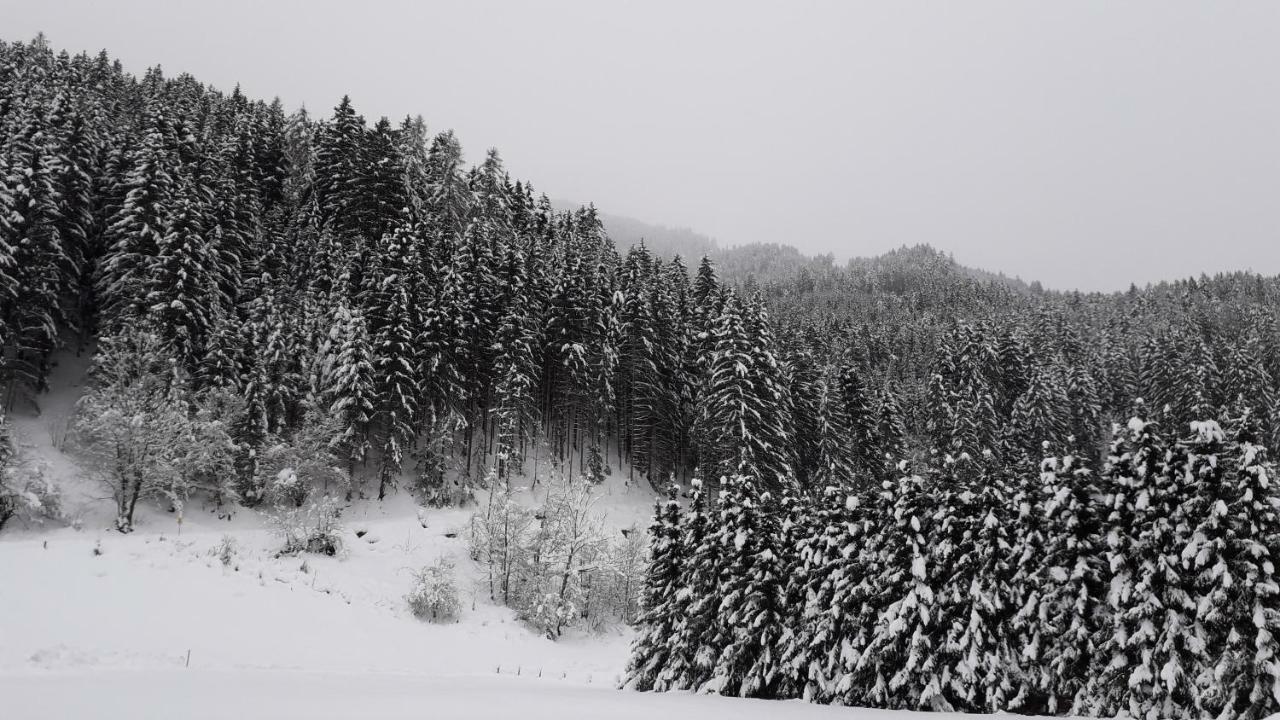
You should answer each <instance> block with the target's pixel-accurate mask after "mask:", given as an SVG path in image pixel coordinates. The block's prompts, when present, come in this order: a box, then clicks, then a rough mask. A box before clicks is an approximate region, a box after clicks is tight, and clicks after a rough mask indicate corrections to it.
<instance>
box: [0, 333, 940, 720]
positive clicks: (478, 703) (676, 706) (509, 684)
mask: <svg viewBox="0 0 1280 720" xmlns="http://www.w3.org/2000/svg"><path fill="white" fill-rule="evenodd" d="M83 372H84V364H83V361H81V362H75V361H73V360H72V359H71V358H67V359H66V361H64V363H63V365H62V366H60V367H59V370H58V374H56V375H55V376H54V378H53V380H54V386H55V387H58V388H62V390H61V391H60V392H58V393H56V394H54V395H52V396H48V395H46V396H42V398H41V407H40V412H39V414H36V413H35V412H33V411H28V412H19V413H17V414H16V415H15V416H14V417H13V418H12V419H13V422H14V427H15V431H16V434H17V437H18V442H19V445H20V446H21V450H22V452H23V454H24V455H25V456H26V458H27V459H28V460H29V461H31V462H36V463H38V464H39V465H41V466H42V467H43V469H44V472H46V473H47V474H48V475H49V476H50V477H52V478H54V479H55V481H56V482H57V484H58V485H59V486H60V487H61V488H62V489H63V493H64V498H65V502H66V510H67V512H68V515H69V516H70V517H71V518H73V519H74V521H75V522H74V524H73V525H71V526H65V525H53V524H45V525H33V526H26V527H24V526H22V525H21V524H20V523H17V522H16V521H15V522H12V523H11V524H10V526H9V527H7V528H6V529H5V531H4V532H3V533H0V579H3V580H2V582H0V717H3V718H14V719H15V720H16V719H21V720H28V719H32V720H34V719H36V718H68V719H69V718H75V719H77V720H79V719H82V718H111V719H114V718H128V719H129V720H141V719H143V718H165V719H170V718H294V717H296V718H307V719H308V720H321V719H323V718H369V719H370V720H378V719H381V718H509V717H512V716H518V717H521V718H523V719H524V720H537V719H539V718H544V717H545V718H557V719H558V720H559V719H563V718H579V717H581V718H645V719H646V720H651V719H652V718H664V719H667V720H680V719H681V718H713V719H714V718H757V717H758V718H766V717H779V716H785V717H796V718H805V717H858V718H864V717H879V716H885V717H894V718H903V717H906V715H904V714H900V713H877V712H870V711H862V710H851V709H848V708H829V707H818V706H811V705H807V704H805V703H800V702H788V703H785V704H779V703H776V702H761V701H747V700H738V699H730V698H719V697H707V696H693V695H688V694H666V695H654V694H642V693H634V692H625V691H620V690H616V689H615V688H616V687H617V684H618V681H619V679H620V676H621V673H622V670H623V666H624V664H625V662H626V657H627V651H628V644H629V642H630V632H629V631H628V630H626V629H624V628H614V629H612V630H608V631H605V632H603V633H598V634H595V633H588V632H585V631H578V632H574V633H572V634H569V635H567V636H566V637H563V638H561V639H560V640H558V641H555V642H553V641H550V640H547V639H546V638H544V637H541V636H539V635H537V634H535V633H533V632H531V631H530V630H529V629H528V628H527V627H525V626H524V625H523V624H522V623H520V622H519V621H518V620H517V619H516V618H515V617H514V615H513V614H512V612H511V611H510V610H509V609H506V608H502V607H498V606H495V605H494V604H492V603H491V602H489V600H488V597H487V594H486V593H485V592H484V590H483V588H482V586H481V583H480V582H479V577H478V572H477V569H476V568H475V567H474V565H473V564H472V563H471V561H470V559H469V558H468V556H467V552H466V539H465V538H466V533H465V532H463V529H464V527H465V524H466V522H467V519H468V517H469V516H470V511H469V510H427V511H423V510H421V509H420V508H418V507H417V506H416V505H415V504H414V503H413V501H412V499H411V498H410V497H408V496H407V494H400V495H397V496H394V497H393V498H391V499H389V500H388V501H387V502H384V503H377V502H373V501H358V502H356V503H355V504H353V505H352V506H351V507H349V508H347V510H346V512H345V514H344V522H345V525H346V545H347V550H346V552H345V553H344V554H343V556H342V557H338V558H331V557H323V556H315V555H305V556H283V557H277V550H278V549H279V547H280V539H279V538H278V537H277V536H275V535H274V533H273V532H272V531H271V530H270V528H269V526H268V525H267V523H266V522H265V520H264V518H263V517H262V516H261V515H259V514H258V513H256V512H253V511H248V510H243V509H241V510H238V511H236V512H235V514H234V516H232V517H230V518H229V519H228V518H224V517H220V516H219V514H218V513H217V512H216V511H215V509H214V508H201V507H191V508H188V510H187V513H186V516H185V518H184V520H183V522H182V523H181V525H179V523H178V522H177V518H176V516H175V515H173V514H171V513H167V512H164V511H163V510H162V509H160V508H156V507H147V508H145V509H140V512H139V516H138V530H137V531H136V532H134V533H133V534H130V535H120V534H119V533H116V532H115V531H114V530H112V529H111V525H112V516H113V512H112V505H111V501H110V499H109V498H107V497H106V496H107V494H108V493H107V492H106V490H105V489H104V488H103V487H102V486H101V485H100V484H98V482H97V481H95V480H94V478H93V477H92V475H91V473H90V472H88V469H86V468H83V467H80V466H79V465H78V464H77V463H76V462H75V460H74V458H72V457H70V456H69V455H66V454H64V453H63V452H62V451H61V450H60V448H61V447H62V442H61V438H62V435H63V433H64V429H65V426H66V420H67V418H69V417H70V414H71V410H72V407H73V405H74V402H75V399H76V396H77V394H78V387H79V384H80V378H82V376H83ZM538 493H539V489H535V490H532V491H529V492H527V493H526V500H527V501H529V502H536V501H537V500H538ZM600 493H601V498H600V501H599V504H598V509H599V510H601V511H603V512H604V513H605V515H606V521H607V525H608V526H609V527H610V528H611V531H619V530H621V529H622V528H630V527H635V528H640V529H643V528H644V527H645V525H646V524H647V521H648V515H649V512H650V510H651V506H652V505H651V504H652V500H653V495H652V493H651V492H650V491H649V490H648V489H647V488H645V487H643V486H628V485H627V484H626V483H624V482H623V477H622V476H621V474H618V473H615V475H614V477H613V478H611V479H610V480H608V481H607V482H606V483H604V484H603V485H602V487H601V489H600ZM228 538H229V539H230V541H231V542H233V543H234V547H235V548H236V550H235V553H234V556H233V557H232V559H231V562H230V563H228V564H225V565H224V563H223V562H222V561H221V559H220V558H219V557H218V552H219V550H220V549H221V548H222V546H223V544H224V542H226V541H227V539H228ZM441 556H446V557H449V558H451V559H453V560H454V562H455V563H456V564H457V568H458V571H459V586H460V588H461V589H462V595H463V605H464V612H463V617H462V620H461V621H460V622H458V623H455V624H449V625H432V624H428V623H424V622H421V621H419V620H417V619H415V618H414V617H413V616H412V615H411V614H410V613H409V611H408V608H407V606H406V604H405V600H404V596H405V594H406V593H407V592H408V591H409V589H410V586H411V582H412V576H411V573H412V571H414V570H417V569H418V568H421V567H422V566H423V565H425V564H428V563H430V562H432V561H434V560H436V559H437V558H439V557H441ZM930 717H934V718H937V717H940V716H936V715H932V716H930Z"/></svg>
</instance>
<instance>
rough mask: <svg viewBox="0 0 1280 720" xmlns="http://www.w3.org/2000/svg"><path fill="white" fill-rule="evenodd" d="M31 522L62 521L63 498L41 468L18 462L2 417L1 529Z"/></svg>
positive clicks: (5, 422)
mask: <svg viewBox="0 0 1280 720" xmlns="http://www.w3.org/2000/svg"><path fill="white" fill-rule="evenodd" d="M15 517H17V518H20V519H22V520H25V521H27V522H40V521H41V520H45V519H52V520H59V519H61V518H62V497H61V495H60V494H59V493H58V489H57V487H55V486H54V484H53V483H52V482H51V481H50V480H49V479H48V478H47V477H46V476H45V474H44V473H43V472H42V471H41V470H40V469H39V468H35V469H32V468H29V467H26V466H24V465H22V464H21V463H19V462H18V458H17V452H16V448H15V447H14V444H13V439H12V437H11V436H10V433H9V425H8V422H7V421H6V420H5V418H4V416H3V415H0V529H3V528H4V526H5V523H7V522H8V521H9V520H11V519H13V518H15Z"/></svg>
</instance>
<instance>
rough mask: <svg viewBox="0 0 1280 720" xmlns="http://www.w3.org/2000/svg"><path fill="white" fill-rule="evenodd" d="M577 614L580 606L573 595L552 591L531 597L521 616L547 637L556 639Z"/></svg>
mask: <svg viewBox="0 0 1280 720" xmlns="http://www.w3.org/2000/svg"><path fill="white" fill-rule="evenodd" d="M577 614H578V607H577V605H576V604H575V603H574V601H573V597H572V596H570V595H567V594H565V593H562V592H557V591H550V592H544V593H541V594H539V595H537V596H536V597H533V598H531V599H530V602H529V603H528V606H527V607H526V608H525V609H524V610H523V611H522V612H521V617H523V618H524V620H525V622H527V623H529V624H530V625H531V626H532V627H533V629H534V630H537V631H538V632H539V633H542V634H543V635H545V636H547V639H549V640H555V639H556V638H558V637H560V633H562V632H563V631H564V628H565V627H567V626H568V625H571V624H572V623H573V621H574V620H575V619H576V617H577Z"/></svg>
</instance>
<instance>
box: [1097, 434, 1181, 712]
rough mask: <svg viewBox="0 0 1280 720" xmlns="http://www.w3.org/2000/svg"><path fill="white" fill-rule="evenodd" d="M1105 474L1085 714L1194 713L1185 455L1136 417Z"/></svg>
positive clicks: (1120, 438) (1120, 439) (1115, 446)
mask: <svg viewBox="0 0 1280 720" xmlns="http://www.w3.org/2000/svg"><path fill="white" fill-rule="evenodd" d="M1114 434H1115V437H1116V439H1115V441H1114V442H1113V443H1112V449H1111V454H1110V456H1109V457H1108V461H1107V466H1106V468H1105V470H1104V473H1103V490H1104V492H1105V493H1106V495H1107V497H1108V504H1107V506H1108V509H1109V514H1108V516H1107V517H1106V519H1105V521H1104V523H1105V527H1106V546H1107V553H1106V555H1107V560H1108V565H1109V572H1108V578H1109V583H1110V589H1109V590H1108V593H1107V602H1108V604H1109V606H1110V614H1111V623H1110V624H1109V625H1108V626H1104V627H1102V628H1101V629H1100V631H1099V635H1100V636H1101V639H1100V642H1098V643H1097V653H1096V655H1095V662H1094V672H1093V676H1092V677H1091V679H1090V687H1089V691H1088V694H1089V703H1090V710H1091V711H1092V712H1096V713H1119V712H1126V713H1129V714H1130V715H1131V716H1132V717H1134V718H1140V719H1142V720H1156V719H1157V718H1165V717H1172V716H1179V715H1183V714H1187V713H1191V712H1194V709H1195V691H1194V673H1195V670H1196V667H1197V658H1196V645H1197V641H1196V638H1195V634H1194V627H1193V624H1194V622H1195V612H1196V606H1195V602H1194V600H1193V599H1192V598H1191V596H1190V595H1189V594H1188V592H1187V583H1186V581H1185V579H1184V577H1183V573H1182V570H1181V563H1180V561H1179V554H1180V552H1181V550H1182V546H1181V545H1180V544H1179V540H1180V538H1179V535H1178V532H1177V530H1178V528H1177V527H1176V525H1175V512H1176V511H1177V508H1178V507H1179V505H1181V503H1182V502H1184V501H1185V500H1186V499H1187V498H1186V495H1185V489H1184V487H1183V484H1184V481H1183V478H1184V476H1185V474H1186V460H1187V458H1186V454H1185V452H1184V451H1182V450H1180V449H1179V448H1178V447H1177V446H1170V445H1169V444H1168V443H1167V442H1166V441H1165V440H1164V438H1163V437H1162V436H1161V435H1160V429H1159V428H1158V426H1157V425H1156V423H1154V422H1147V421H1145V420H1143V419H1141V418H1140V417H1136V416H1135V417H1133V418H1132V419H1130V420H1129V422H1128V424H1127V425H1126V426H1125V427H1123V428H1116V429H1115V431H1114Z"/></svg>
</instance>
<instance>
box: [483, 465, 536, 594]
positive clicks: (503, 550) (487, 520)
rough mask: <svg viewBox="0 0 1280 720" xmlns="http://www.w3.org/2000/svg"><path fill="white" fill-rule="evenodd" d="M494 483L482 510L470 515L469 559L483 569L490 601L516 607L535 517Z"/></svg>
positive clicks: (532, 535) (526, 573)
mask: <svg viewBox="0 0 1280 720" xmlns="http://www.w3.org/2000/svg"><path fill="white" fill-rule="evenodd" d="M494 484H496V483H492V484H491V485H490V488H491V491H490V493H489V500H488V503H487V504H486V506H485V508H484V510H483V511H477V512H476V513H475V514H474V515H472V516H471V522H470V527H469V541H470V551H471V559H472V560H475V561H476V562H478V563H480V566H481V567H482V568H484V570H485V580H486V582H487V584H488V590H489V599H490V600H493V601H495V602H500V603H502V604H504V605H508V606H512V607H515V606H517V605H518V604H519V603H518V600H519V598H520V596H521V595H522V594H523V593H522V590H523V588H524V585H525V580H526V577H527V575H528V570H529V563H530V558H531V557H532V554H533V550H534V548H533V539H534V515H533V512H532V511H531V510H529V509H528V508H526V507H523V506H521V505H520V504H519V503H517V502H516V501H515V499H513V498H512V497H511V495H510V494H509V493H506V492H502V491H498V490H497V489H494V488H493V485H494Z"/></svg>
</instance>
